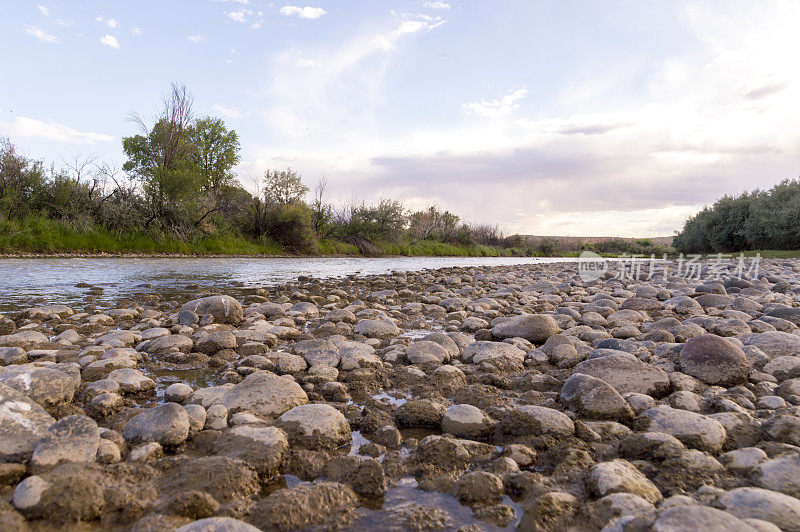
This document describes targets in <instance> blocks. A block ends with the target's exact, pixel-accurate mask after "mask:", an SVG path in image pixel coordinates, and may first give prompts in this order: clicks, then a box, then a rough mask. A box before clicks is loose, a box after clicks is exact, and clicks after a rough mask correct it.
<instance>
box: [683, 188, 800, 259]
mask: <svg viewBox="0 0 800 532" xmlns="http://www.w3.org/2000/svg"><path fill="white" fill-rule="evenodd" d="M673 245H674V246H675V248H676V249H678V250H679V251H681V252H685V253H696V252H709V251H713V252H724V253H730V252H737V251H741V250H745V249H772V250H796V249H800V180H797V179H793V180H789V179H786V180H783V181H781V182H780V183H778V184H777V185H775V186H774V187H772V188H771V189H770V190H768V191H762V190H758V189H756V190H754V191H752V192H743V193H741V194H739V195H738V196H731V195H726V196H723V197H722V198H720V199H719V200H717V201H716V202H715V203H714V204H713V205H712V206H710V207H706V208H704V209H703V210H701V211H700V212H698V213H697V214H696V215H694V216H692V217H691V218H689V219H688V220H687V221H686V223H685V224H684V226H683V229H682V230H681V231H680V233H678V234H677V235H676V236H675V239H674V241H673Z"/></svg>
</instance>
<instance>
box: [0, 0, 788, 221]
mask: <svg viewBox="0 0 800 532" xmlns="http://www.w3.org/2000/svg"><path fill="white" fill-rule="evenodd" d="M798 23H800V3H798V2H769V1H765V2H737V1H725V2H722V1H720V2H681V1H678V0H674V1H669V2H645V1H631V2H625V1H616V2H611V1H591V2H590V1H585V2H577V1H553V2H544V1H542V2H538V1H511V0H509V1H503V0H495V1H478V0H473V1H469V2H467V1H457V0H450V1H447V2H444V1H425V0H417V1H369V2H367V1H363V2H351V1H344V0H329V1H319V2H314V3H311V4H305V3H290V2H266V1H262V0H239V1H233V0H227V1H224V0H216V1H215V0H192V1H188V0H187V1H168V0H165V1H138V2H114V1H95V2H86V1H67V0H58V1H55V2H48V1H39V2H37V1H34V2H24V1H19V2H17V1H14V2H11V1H8V2H4V6H3V17H2V18H0V47H2V49H4V50H6V51H7V52H6V53H5V54H4V66H3V78H4V79H3V82H2V83H0V135H4V136H8V137H10V138H11V139H12V140H13V141H14V142H15V143H16V144H17V145H18V146H20V147H21V148H22V149H23V150H24V151H25V152H26V153H28V154H29V155H30V156H32V157H35V158H43V159H46V160H56V161H58V160H60V158H62V157H64V158H67V159H69V158H71V157H74V156H75V155H76V154H96V155H98V156H100V157H102V158H104V159H107V160H111V161H114V162H116V163H117V164H121V162H122V161H123V160H124V159H123V156H122V151H121V139H122V137H124V136H126V135H130V134H132V133H133V132H134V127H133V125H132V124H131V123H130V122H128V121H126V119H125V117H126V115H127V114H128V113H131V112H138V113H140V114H142V115H144V116H148V115H149V114H151V113H153V112H154V111H155V108H156V106H157V104H158V102H159V99H160V97H161V95H162V94H164V93H165V91H166V90H167V88H168V86H169V84H170V83H171V82H181V83H185V84H186V85H187V87H188V88H189V89H190V90H191V91H192V93H193V95H194V97H195V111H196V113H197V114H200V115H202V114H212V115H217V116H221V117H223V118H224V119H225V120H226V122H227V123H228V125H229V126H230V127H232V128H234V129H235V130H236V131H237V132H238V133H239V134H240V138H241V141H242V156H243V162H242V164H241V165H240V167H239V168H238V172H239V176H240V179H241V181H242V182H243V184H245V185H246V186H251V185H252V183H253V179H255V178H257V177H258V176H260V175H261V174H262V173H263V171H264V170H266V169H268V168H282V167H286V166H289V165H291V166H292V167H293V168H295V169H296V170H298V171H300V172H301V173H302V174H303V176H304V179H305V180H306V182H307V183H308V184H309V185H312V186H313V185H314V183H315V182H316V181H317V180H318V179H319V178H321V177H323V176H324V177H325V178H326V179H327V181H328V183H329V188H330V193H331V197H332V200H334V201H349V200H352V199H359V200H366V201H375V200H377V199H378V198H380V197H391V198H399V199H402V200H403V201H404V202H405V204H406V205H407V206H408V207H409V208H422V207H424V206H425V205H427V204H430V203H431V202H435V203H437V204H438V205H440V206H441V207H444V208H447V209H450V210H452V211H454V212H456V213H458V214H460V215H461V216H462V217H463V218H464V219H466V220H468V221H471V222H492V223H499V224H500V225H501V226H502V227H503V228H505V229H506V230H507V231H509V232H521V233H534V234H551V235H622V236H640V235H641V236H654V235H664V234H671V233H672V232H673V231H674V230H675V229H678V228H679V227H680V225H681V223H682V221H683V220H684V219H685V218H686V217H687V216H688V215H690V214H692V213H694V212H696V211H697V210H698V209H699V208H701V207H702V205H703V204H706V203H709V202H711V201H713V200H714V199H716V198H717V197H719V196H721V195H723V194H725V193H735V192H739V191H741V190H744V189H749V188H754V187H758V186H760V187H768V186H771V185H772V184H774V183H775V182H777V181H778V180H780V179H783V178H791V177H797V176H798V175H799V174H800V127H798V126H797V124H798V123H800V120H799V119H800V97H799V96H800V61H797V58H796V53H797V50H800V32H798V31H797V26H798Z"/></svg>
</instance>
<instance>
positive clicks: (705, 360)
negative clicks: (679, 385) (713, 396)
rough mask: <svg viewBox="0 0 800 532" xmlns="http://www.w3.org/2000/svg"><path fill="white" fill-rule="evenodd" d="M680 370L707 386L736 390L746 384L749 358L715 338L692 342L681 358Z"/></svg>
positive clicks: (733, 346)
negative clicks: (736, 387) (741, 384)
mask: <svg viewBox="0 0 800 532" xmlns="http://www.w3.org/2000/svg"><path fill="white" fill-rule="evenodd" d="M680 363H681V369H682V370H683V372H684V373H686V374H688V375H691V376H692V377H696V378H698V379H700V380H701V381H703V382H704V383H706V384H712V385H716V386H725V387H728V386H734V385H736V384H740V383H742V382H745V381H746V380H747V376H748V374H749V368H748V363H747V357H746V356H745V354H744V352H743V351H742V350H741V349H740V348H739V346H737V345H736V344H734V343H732V342H730V341H728V340H726V339H725V338H722V337H720V336H717V335H715V334H701V335H700V336H695V337H694V338H690V339H689V341H687V342H686V344H684V346H683V349H681V354H680Z"/></svg>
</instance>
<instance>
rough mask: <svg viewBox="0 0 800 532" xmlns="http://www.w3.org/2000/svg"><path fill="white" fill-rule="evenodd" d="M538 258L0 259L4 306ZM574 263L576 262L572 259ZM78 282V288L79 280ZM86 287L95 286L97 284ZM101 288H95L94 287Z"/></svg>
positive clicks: (0, 304)
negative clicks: (190, 287)
mask: <svg viewBox="0 0 800 532" xmlns="http://www.w3.org/2000/svg"><path fill="white" fill-rule="evenodd" d="M560 260H564V259H558V258H534V257H381V258H361V257H354V258H195V259H188V258H108V259H105V258H103V259H99V258H72V259H0V309H3V310H12V309H19V308H24V307H27V306H32V305H38V304H65V305H70V304H77V303H79V302H83V301H85V297H86V296H87V295H89V294H93V295H95V296H96V297H97V301H98V302H100V303H102V302H106V301H114V300H117V299H119V298H123V297H130V296H132V295H134V294H138V293H142V292H150V293H160V294H168V293H169V292H170V291H174V290H178V289H183V288H185V287H186V286H187V285H190V284H193V285H198V286H199V287H200V288H209V289H213V288H217V289H220V288H228V289H230V288H231V287H235V286H240V287H250V288H252V287H262V286H270V285H275V284H280V283H285V282H289V281H294V280H296V279H297V278H298V276H301V275H305V276H310V277H315V278H320V279H322V278H332V277H345V276H348V275H372V274H381V273H389V272H392V271H419V270H424V269H435V268H445V267H450V266H492V265H493V266H500V265H513V264H532V263H538V262H555V261H560ZM573 260H574V259H573ZM78 284H81V285H82V286H81V287H78V286H76V285H78ZM86 285H91V287H95V288H94V289H93V288H91V287H88V286H86ZM98 287H99V288H102V289H103V290H102V291H101V290H98V289H97V288H98Z"/></svg>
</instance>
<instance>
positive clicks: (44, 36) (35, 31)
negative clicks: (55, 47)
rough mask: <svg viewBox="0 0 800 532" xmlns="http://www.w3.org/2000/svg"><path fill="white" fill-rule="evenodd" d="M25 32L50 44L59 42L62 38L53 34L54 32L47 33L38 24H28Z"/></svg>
mask: <svg viewBox="0 0 800 532" xmlns="http://www.w3.org/2000/svg"><path fill="white" fill-rule="evenodd" d="M25 33H27V34H28V35H30V36H31V37H36V38H37V39H39V40H40V41H42V42H44V43H48V44H58V43H60V42H61V39H59V38H58V37H56V36H55V35H53V34H52V33H47V32H46V31H45V30H43V29H42V28H40V27H38V26H28V27H27V29H26V30H25Z"/></svg>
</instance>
